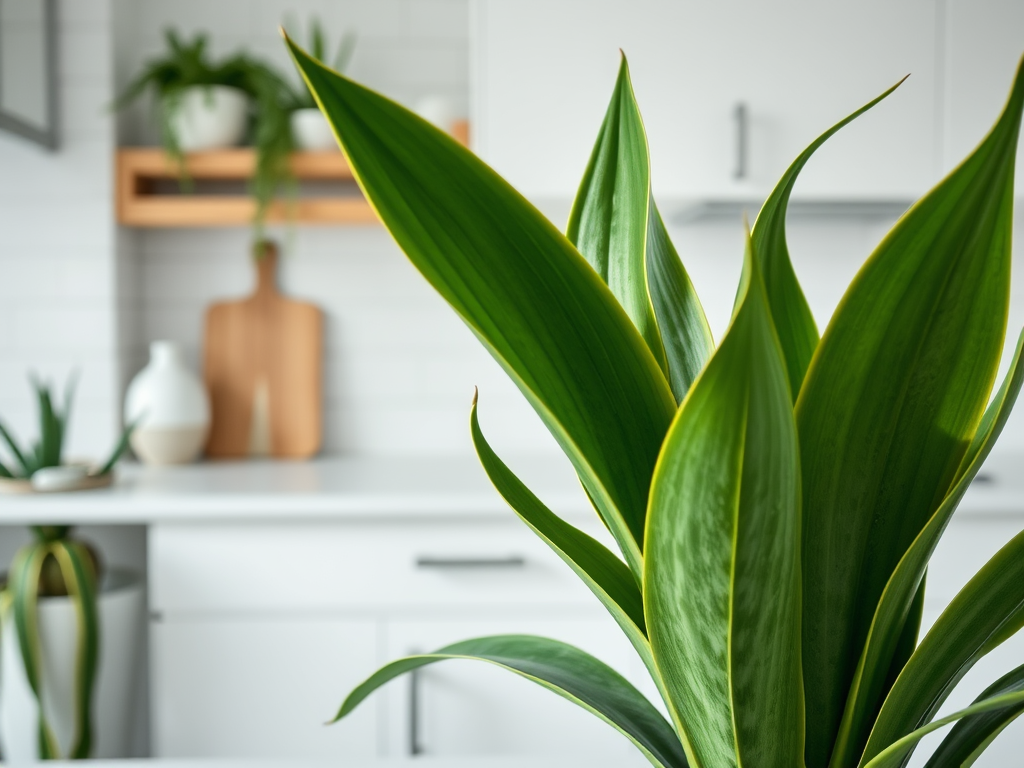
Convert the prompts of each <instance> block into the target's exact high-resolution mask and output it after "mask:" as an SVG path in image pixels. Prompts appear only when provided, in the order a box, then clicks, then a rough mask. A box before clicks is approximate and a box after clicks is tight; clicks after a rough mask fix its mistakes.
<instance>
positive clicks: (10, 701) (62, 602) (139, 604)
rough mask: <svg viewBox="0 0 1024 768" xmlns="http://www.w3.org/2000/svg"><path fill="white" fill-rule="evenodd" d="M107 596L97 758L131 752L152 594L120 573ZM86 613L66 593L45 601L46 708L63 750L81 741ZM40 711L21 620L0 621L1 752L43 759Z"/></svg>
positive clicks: (14, 760) (103, 599) (113, 575)
mask: <svg viewBox="0 0 1024 768" xmlns="http://www.w3.org/2000/svg"><path fill="white" fill-rule="evenodd" d="M105 582H106V583H105V584H104V589H103V591H102V592H101V594H100V598H99V629H100V651H99V666H98V669H97V675H96V684H95V688H94V690H93V752H92V756H93V757H100V758H114V757H127V756H128V754H129V751H130V749H131V734H132V726H133V717H132V716H133V712H134V709H135V707H134V704H135V702H134V701H133V698H134V694H135V691H136V681H137V679H138V677H137V675H138V673H139V670H138V667H139V646H140V641H141V639H142V631H143V626H144V624H143V621H144V611H145V593H144V590H143V583H142V579H141V577H139V576H138V575H137V574H134V573H131V572H129V571H121V570H113V571H111V572H110V573H109V574H108V575H107V578H106V579H105ZM77 634H78V618H77V616H76V614H75V608H74V606H73V605H72V604H71V601H70V600H69V599H68V598H66V597H46V598H42V599H40V601H39V636H40V643H41V645H42V649H43V669H42V679H43V706H44V708H45V711H46V715H47V719H48V721H49V722H50V725H51V726H52V728H53V731H54V735H55V736H56V739H57V743H58V744H59V745H60V748H61V754H62V755H66V754H67V751H68V749H69V747H70V745H71V742H72V740H73V739H74V715H75V709H74V689H75V684H74V679H75V666H76V665H75V653H76V649H77V639H78V638H77ZM37 727H38V709H37V705H36V700H35V696H33V694H32V689H31V688H30V687H29V684H28V680H27V679H26V677H25V668H24V666H23V665H22V661H21V651H20V650H19V646H18V636H17V633H16V632H15V630H14V621H13V618H11V619H10V620H5V621H4V622H3V624H2V626H0V749H2V750H3V755H4V759H5V760H6V761H7V762H9V763H11V764H14V765H17V764H19V763H27V762H36V761H37V760H38V731H37Z"/></svg>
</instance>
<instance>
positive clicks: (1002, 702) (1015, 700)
mask: <svg viewBox="0 0 1024 768" xmlns="http://www.w3.org/2000/svg"><path fill="white" fill-rule="evenodd" d="M1022 704H1024V692H1019V691H1018V692H1016V693H1005V694H1003V695H1001V696H995V697H993V698H991V699H985V700H984V701H980V702H977V703H975V704H972V705H971V706H969V707H967V708H966V709H961V710H960V711H959V712H954V713H953V714H952V715H949V716H948V717H943V718H942V719H940V720H935V721H934V722H931V723H929V724H928V725H926V726H924V727H923V728H918V729H917V730H916V731H913V732H912V733H908V734H907V735H906V736H904V737H903V738H902V739H900V740H899V741H896V742H893V743H892V744H890V745H889V746H888V747H886V749H885V750H884V751H883V752H881V753H880V754H878V755H877V756H876V757H875V758H874V759H873V760H871V762H869V763H868V764H867V765H866V766H865V767H864V768H898V766H901V765H905V764H906V761H907V759H908V758H909V757H910V754H911V753H912V752H913V750H914V747H916V746H917V743H918V742H919V741H920V740H921V739H923V738H924V737H925V736H927V735H928V734H929V733H934V732H935V731H937V730H939V729H940V728H944V727H945V726H947V725H949V724H950V723H955V722H956V721H957V720H961V719H963V718H965V717H974V716H976V715H981V714H985V713H987V712H999V711H1001V710H1005V709H1010V708H1016V707H1019V706H1021V705H1022ZM968 765H969V763H968ZM958 768H959V766H958Z"/></svg>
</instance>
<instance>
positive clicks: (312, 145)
mask: <svg viewBox="0 0 1024 768" xmlns="http://www.w3.org/2000/svg"><path fill="white" fill-rule="evenodd" d="M289 119H290V120H291V126H292V138H294V139H295V145H296V146H297V147H298V148H299V149H305V150H308V151H316V150H325V149H337V148H338V142H337V141H336V140H335V138H334V133H332V132H331V126H330V123H328V122H327V118H326V117H324V115H323V112H321V111H320V110H319V109H317V108H316V107H312V108H310V109H297V110H295V111H294V112H292V114H291V117H290V118H289Z"/></svg>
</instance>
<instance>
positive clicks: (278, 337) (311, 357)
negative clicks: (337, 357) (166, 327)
mask: <svg viewBox="0 0 1024 768" xmlns="http://www.w3.org/2000/svg"><path fill="white" fill-rule="evenodd" d="M263 248H264V252H263V256H262V258H260V259H259V260H258V261H257V262H256V269H257V282H256V291H255V292H254V293H253V294H252V296H249V297H248V298H246V299H242V300H241V301H226V302H221V303H217V304H213V305H211V306H210V308H209V310H207V313H206V329H205V338H204V364H203V375H204V377H205V380H206V387H207V390H208V391H209V393H210V405H211V423H210V437H209V439H208V440H207V443H206V455H207V456H210V457H211V458H240V457H245V456H273V457H276V458H306V457H308V456H312V455H313V454H315V453H316V452H317V451H318V450H319V449H320V439H321V424H322V419H321V389H322V385H321V379H322V370H323V362H322V348H323V316H322V314H321V312H320V310H319V309H318V308H317V307H316V306H314V305H312V304H307V303H306V302H301V301H292V300H291V299H288V298H285V297H284V296H283V295H282V294H281V292H280V291H279V290H278V288H277V259H278V252H277V246H276V245H274V244H273V243H265V244H264V246H263Z"/></svg>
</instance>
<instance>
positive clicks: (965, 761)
mask: <svg viewBox="0 0 1024 768" xmlns="http://www.w3.org/2000/svg"><path fill="white" fill-rule="evenodd" d="M1022 691H1024V665H1021V666H1019V667H1017V668H1016V669H1014V670H1013V671H1011V672H1008V673H1007V674H1005V675H1003V676H1002V677H1001V678H999V679H998V680H996V682H994V683H993V684H992V685H990V686H989V687H988V688H986V689H985V690H984V691H983V692H982V694H981V695H980V696H979V697H978V698H977V699H975V700H974V703H975V704H979V703H981V702H983V701H985V700H986V699H992V698H995V697H997V696H1003V695H1005V694H1008V693H1019V692H1022ZM1022 713H1024V701H1022V702H1020V703H1019V704H1018V705H1017V706H1013V707H1006V708H1004V709H995V710H989V711H987V712H982V713H980V714H977V715H970V716H968V717H965V718H963V719H962V720H960V722H958V723H957V724H956V725H955V726H953V728H952V730H950V732H949V733H948V734H946V738H945V739H943V740H942V743H941V744H940V745H939V747H938V749H936V750H935V751H934V752H933V753H932V756H931V757H930V758H929V760H928V763H927V764H926V765H925V768H962V766H967V765H971V764H972V763H973V762H974V761H975V760H976V759H977V757H978V755H979V754H980V750H981V749H982V748H984V747H986V746H988V745H989V744H990V743H991V741H992V739H993V738H994V737H995V736H997V735H998V734H999V733H1000V732H1001V731H1002V730H1003V729H1004V728H1005V727H1006V726H1007V725H1009V724H1010V723H1011V722H1013V721H1014V720H1015V719H1016V718H1017V717H1018V716H1020V715H1021V714H1022Z"/></svg>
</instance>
